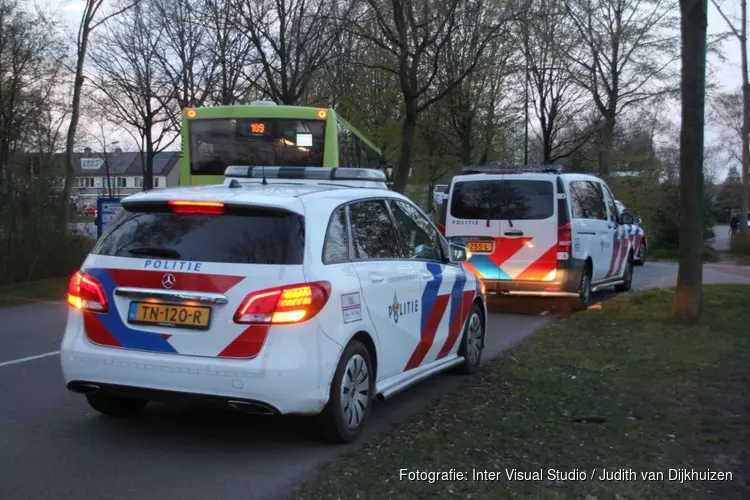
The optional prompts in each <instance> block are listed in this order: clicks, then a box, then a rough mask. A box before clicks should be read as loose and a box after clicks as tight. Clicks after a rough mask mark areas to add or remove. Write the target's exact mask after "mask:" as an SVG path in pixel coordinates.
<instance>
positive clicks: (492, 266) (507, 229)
mask: <svg viewBox="0 0 750 500" xmlns="http://www.w3.org/2000/svg"><path fill="white" fill-rule="evenodd" d="M440 222H441V224H440V228H441V232H443V234H444V235H445V236H446V237H447V238H448V240H449V241H450V242H451V243H454V244H457V245H461V246H465V247H466V248H468V250H469V251H470V254H471V255H470V259H469V261H468V262H467V263H466V264H465V265H464V267H466V268H467V269H469V270H470V271H471V272H473V273H475V274H476V275H477V276H478V277H479V278H480V279H481V280H482V281H483V283H484V284H485V286H486V287H487V293H488V294H497V295H511V296H514V295H515V296H538V297H560V298H569V299H571V300H572V303H573V305H574V307H575V308H577V309H583V308H586V307H587V306H588V305H589V304H590V302H591V298H592V294H593V293H594V292H597V291H599V290H602V289H606V288H609V287H614V288H615V289H616V290H617V291H623V292H624V291H628V290H630V287H631V283H632V278H633V258H634V257H633V256H634V248H637V233H636V230H635V229H636V228H637V226H636V225H635V224H634V219H633V216H632V215H630V214H627V213H619V212H618V210H617V207H616V204H615V199H614V197H613V196H612V193H611V192H610V190H609V187H608V186H607V184H606V183H605V182H604V181H602V180H601V179H599V178H597V177H595V176H592V175H585V174H575V173H564V172H563V171H562V167H561V166H556V165H538V166H534V165H487V166H467V167H465V168H464V171H463V172H462V174H461V175H457V176H455V177H454V178H453V180H452V181H451V185H450V188H449V192H448V197H447V203H446V208H445V210H444V212H443V215H441V221H440Z"/></svg>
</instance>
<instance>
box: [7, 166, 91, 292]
mask: <svg viewBox="0 0 750 500" xmlns="http://www.w3.org/2000/svg"><path fill="white" fill-rule="evenodd" d="M93 243H94V240H92V239H89V238H86V237H84V236H80V235H74V234H72V232H71V231H70V230H68V229H67V228H65V227H64V226H63V214H62V210H61V209H60V193H59V190H58V189H57V188H56V186H55V184H54V182H50V181H49V180H45V179H44V178H43V177H42V178H36V179H28V178H26V179H20V180H19V182H17V184H16V185H15V186H14V191H13V193H11V194H10V195H9V196H7V197H6V200H4V203H3V205H2V206H0V255H2V256H3V258H2V259H0V284H9V283H16V282H22V281H30V280H36V279H44V278H55V277H61V276H67V275H69V274H71V273H72V272H73V271H75V269H77V268H78V267H79V266H80V265H81V263H82V262H83V260H84V258H85V257H86V254H87V253H88V252H89V251H90V250H91V248H92V245H93Z"/></svg>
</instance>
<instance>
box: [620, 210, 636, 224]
mask: <svg viewBox="0 0 750 500" xmlns="http://www.w3.org/2000/svg"><path fill="white" fill-rule="evenodd" d="M620 222H622V223H623V224H634V223H635V218H634V217H633V216H632V215H631V214H629V213H627V212H623V213H622V214H620Z"/></svg>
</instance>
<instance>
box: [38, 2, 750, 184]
mask: <svg viewBox="0 0 750 500" xmlns="http://www.w3.org/2000/svg"><path fill="white" fill-rule="evenodd" d="M45 1H46V2H48V3H47V5H48V6H49V8H50V9H51V10H52V11H53V12H59V13H60V15H61V16H62V18H63V19H64V20H65V21H66V22H67V23H68V24H69V25H70V28H71V32H75V30H76V29H77V27H78V23H79V22H80V17H81V13H82V12H83V8H84V5H85V2H84V1H81V0H36V2H37V3H39V2H41V3H42V4H44V2H45ZM717 2H718V4H719V5H720V6H721V7H722V9H723V10H724V13H725V14H726V15H727V16H728V17H729V18H730V20H731V21H732V22H734V23H735V26H739V22H737V19H738V16H737V14H738V13H739V0H717ZM114 3H115V0H104V9H105V10H108V6H109V5H114ZM675 3H677V2H676V1H675ZM727 31H728V25H727V23H726V21H725V20H724V19H723V18H722V16H721V15H720V14H719V12H718V10H717V9H716V7H715V5H714V4H713V2H712V1H711V0H709V7H708V33H709V37H710V36H711V35H718V34H720V33H725V32H727ZM723 55H724V59H725V60H723V61H722V60H719V58H717V57H715V56H712V55H709V58H708V61H707V62H708V65H709V67H708V74H709V75H710V79H711V80H712V81H715V82H717V84H718V85H719V90H720V91H724V92H731V91H737V90H739V89H740V87H741V85H742V73H741V70H740V50H739V41H738V40H737V39H736V38H734V37H730V38H728V39H727V40H726V41H725V42H724V43H723ZM710 105H711V104H710V101H707V113H708V110H709V109H708V108H709V107H710ZM667 115H668V116H669V118H670V119H671V120H672V121H673V122H674V123H679V118H680V109H679V104H677V103H675V104H673V105H672V106H670V108H669V109H668V110H667ZM721 133H722V131H721V129H719V128H718V127H717V126H716V125H715V124H713V123H711V122H710V121H709V122H707V123H706V146H710V145H711V144H712V143H716V142H717V141H720V135H721ZM122 142H123V143H128V142H132V140H129V139H128V137H127V135H125V136H124V137H123V140H122ZM170 149H171V148H170ZM720 177H723V174H720Z"/></svg>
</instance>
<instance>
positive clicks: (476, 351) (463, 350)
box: [455, 303, 485, 375]
mask: <svg viewBox="0 0 750 500" xmlns="http://www.w3.org/2000/svg"><path fill="white" fill-rule="evenodd" d="M484 334H485V322H484V318H483V317H482V310H481V309H480V307H479V305H477V304H476V303H475V304H472V306H471V310H470V311H469V318H468V319H467V320H466V326H464V334H463V336H462V337H461V346H460V347H459V348H458V355H459V356H463V358H464V361H463V363H461V364H460V365H458V366H456V369H455V372H456V373H460V374H462V375H471V374H472V373H476V371H477V370H478V369H479V363H480V362H481V361H482V351H483V350H484Z"/></svg>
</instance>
